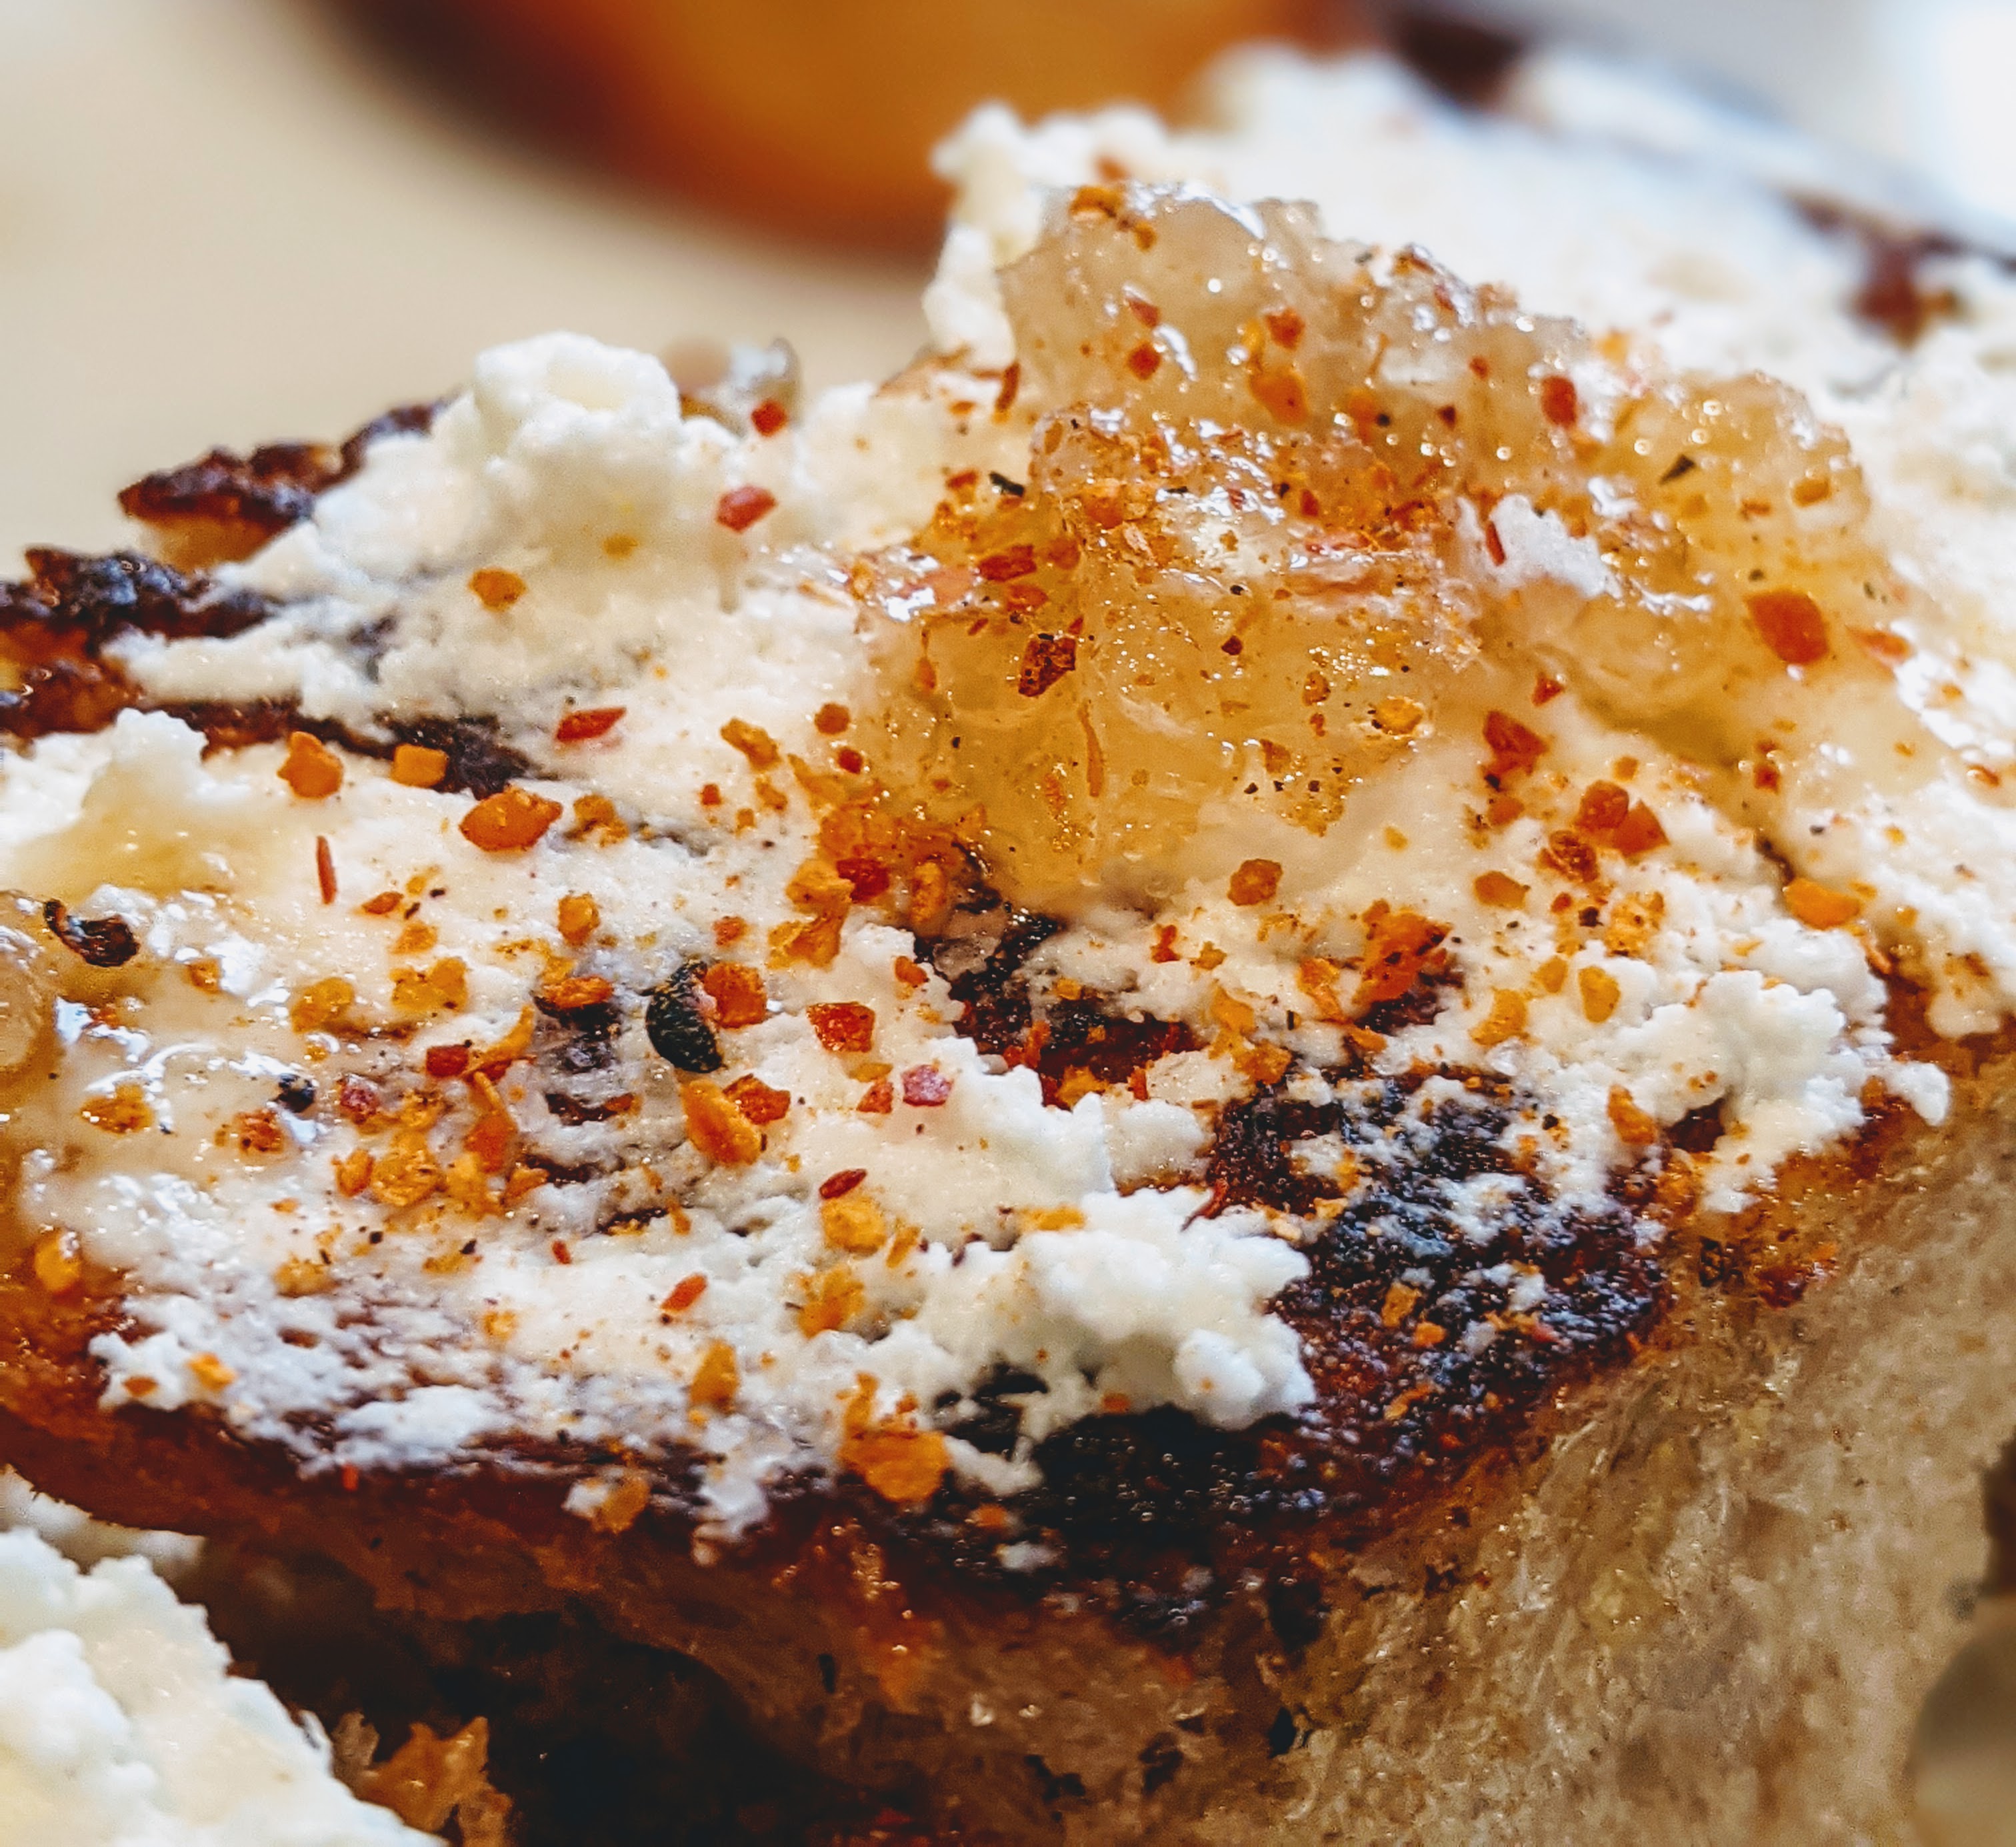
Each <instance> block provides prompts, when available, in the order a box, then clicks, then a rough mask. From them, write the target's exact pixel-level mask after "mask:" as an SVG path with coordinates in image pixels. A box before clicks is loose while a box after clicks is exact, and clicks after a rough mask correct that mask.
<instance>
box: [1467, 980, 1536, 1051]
mask: <svg viewBox="0 0 2016 1847" xmlns="http://www.w3.org/2000/svg"><path fill="white" fill-rule="evenodd" d="M1525 1030H1526V997H1525V995H1523V994H1521V993H1519V992H1517V990H1516V989H1514V988H1498V989H1496V990H1495V991H1494V992H1492V996H1491V1010H1490V1012H1489V1013H1488V1014H1485V1017H1483V1018H1482V1019H1481V1020H1480V1021H1478V1023H1477V1024H1475V1025H1474V1026H1473V1027H1471V1029H1470V1036H1471V1038H1472V1039H1474V1040H1475V1041H1476V1042H1478V1044H1479V1045H1480V1046H1502V1045H1503V1044H1504V1042H1506V1041H1507V1039H1517V1037H1518V1036H1519V1035H1520V1034H1521V1033H1522V1032H1525Z"/></svg>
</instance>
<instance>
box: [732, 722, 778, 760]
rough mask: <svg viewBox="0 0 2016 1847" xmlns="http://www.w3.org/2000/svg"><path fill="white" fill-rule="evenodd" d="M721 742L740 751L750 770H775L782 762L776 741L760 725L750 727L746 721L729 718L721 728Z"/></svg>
mask: <svg viewBox="0 0 2016 1847" xmlns="http://www.w3.org/2000/svg"><path fill="white" fill-rule="evenodd" d="M721 735H722V740H724V741H725V742H726V743H730V744H733V746H734V747H735V748H736V750H738V751H740V752H741V753H742V754H743V756H744V757H746V758H748V760H749V767H750V768H751V769H776V767H777V765H778V764H779V762H780V761H782V760H783V754H782V753H781V752H780V751H779V750H778V748H777V740H776V739H775V738H774V737H772V736H771V735H770V734H769V732H767V731H765V729H763V728H762V727H761V725H751V724H750V723H749V722H747V720H746V719H742V718H730V719H729V721H728V722H727V723H726V724H725V725H722V728H721Z"/></svg>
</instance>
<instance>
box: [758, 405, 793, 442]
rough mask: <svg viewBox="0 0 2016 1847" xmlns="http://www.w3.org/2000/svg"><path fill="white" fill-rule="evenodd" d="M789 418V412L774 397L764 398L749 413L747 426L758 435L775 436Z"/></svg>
mask: <svg viewBox="0 0 2016 1847" xmlns="http://www.w3.org/2000/svg"><path fill="white" fill-rule="evenodd" d="M790 420H791V413H790V412H789V411H787V409H785V408H784V407H783V405H781V404H779V402H778V401H776V398H765V399H764V400H763V401H762V402H761V404H759V405H757V407H756V408H755V409H754V410H752V411H751V412H750V413H749V427H750V428H751V429H752V430H754V431H755V432H756V434H758V436H775V435H776V434H777V432H778V431H779V430H781V429H783V427H784V426H785V425H786V424H787V423H789V422H790Z"/></svg>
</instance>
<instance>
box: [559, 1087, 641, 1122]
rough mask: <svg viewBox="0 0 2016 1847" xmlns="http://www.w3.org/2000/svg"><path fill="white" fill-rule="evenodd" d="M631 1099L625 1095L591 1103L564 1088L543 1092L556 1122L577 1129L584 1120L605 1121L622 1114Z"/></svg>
mask: <svg viewBox="0 0 2016 1847" xmlns="http://www.w3.org/2000/svg"><path fill="white" fill-rule="evenodd" d="M631 1101H632V1100H631V1099H630V1098H628V1097H627V1096H625V1097H623V1098H621V1099H620V1100H619V1099H615V1098H612V1099H610V1100H609V1101H608V1102H606V1103H591V1102H589V1101H588V1100H586V1099H585V1098H583V1097H578V1096H568V1095H567V1093H566V1092H565V1091H564V1090H549V1091H547V1092H546V1093H545V1103H546V1107H547V1108H548V1109H549V1111H552V1112H553V1117H554V1119H555V1120H556V1122H560V1123H561V1124H563V1125H564V1126H566V1127H567V1128H569V1129H578V1128H580V1127H581V1125H582V1124H583V1123H584V1122H608V1121H609V1120H610V1118H611V1117H614V1116H620V1115H622V1114H624V1113H625V1111H627V1110H628V1108H629V1107H630V1105H631Z"/></svg>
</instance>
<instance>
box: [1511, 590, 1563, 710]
mask: <svg viewBox="0 0 2016 1847" xmlns="http://www.w3.org/2000/svg"><path fill="white" fill-rule="evenodd" d="M1504 562H1505V560H1503V559H1502V558H1501V559H1499V563H1501V564H1502V563H1504ZM1566 690H1567V689H1566V688H1565V687H1564V686H1562V684H1561V682H1560V681H1559V680H1557V679H1555V678H1554V676H1553V675H1552V674H1550V673H1543V674H1536V675H1535V676H1534V679H1533V703H1534V704H1535V705H1545V704H1546V703H1547V702H1548V701H1549V700H1553V699H1558V698H1560V697H1561V694H1562V693H1564V692H1565V691H1566Z"/></svg>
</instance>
